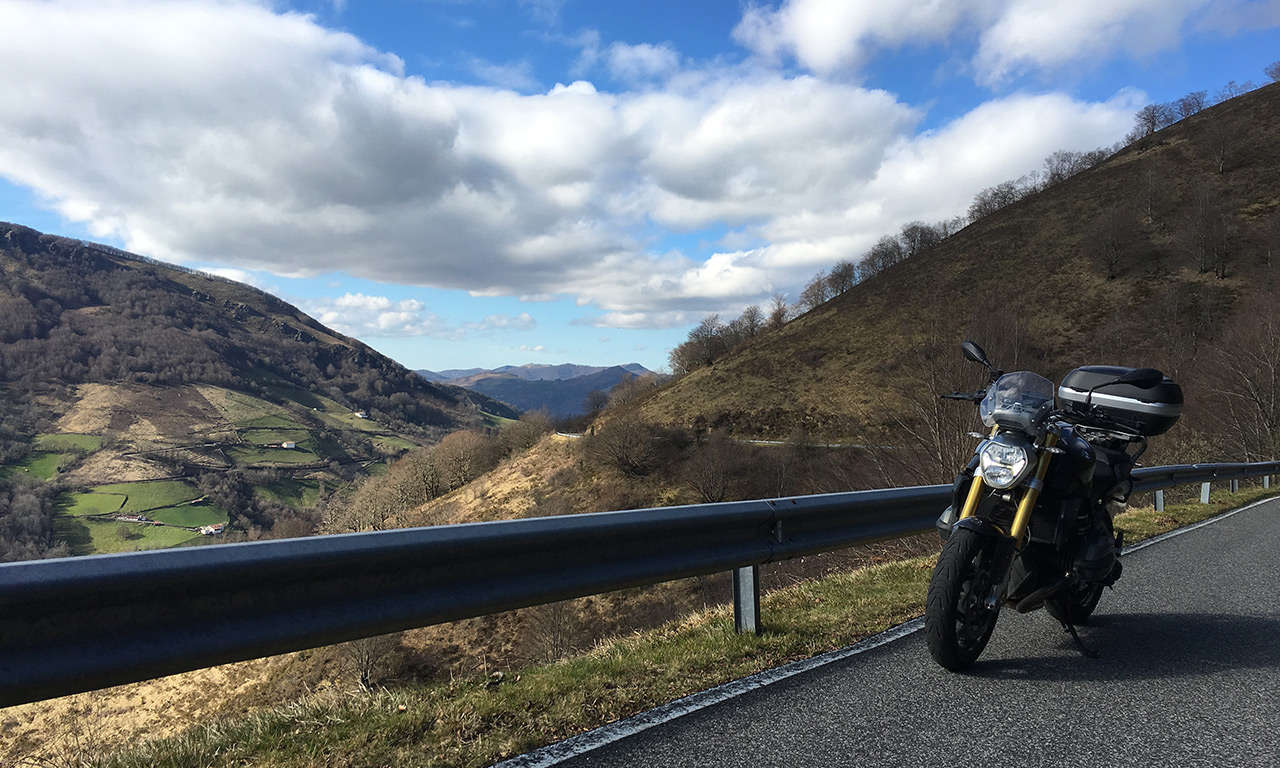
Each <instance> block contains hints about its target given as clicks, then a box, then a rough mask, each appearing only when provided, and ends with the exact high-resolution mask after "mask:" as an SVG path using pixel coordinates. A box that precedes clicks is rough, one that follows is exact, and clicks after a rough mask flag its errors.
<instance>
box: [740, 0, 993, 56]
mask: <svg viewBox="0 0 1280 768" xmlns="http://www.w3.org/2000/svg"><path fill="white" fill-rule="evenodd" d="M987 4H988V3H982V2H977V3H974V2H968V3H966V2H961V1H960V0H907V1H904V2H886V1H885V0H843V1H841V2H830V0H787V2H785V3H783V5H782V7H781V8H779V9H777V10H772V9H769V8H766V7H762V6H756V5H752V6H748V7H747V9H746V11H745V12H744V13H743V17H742V21H741V22H740V23H739V24H738V26H737V27H736V28H735V29H734V31H733V34H734V37H735V38H736V39H737V40H738V41H739V42H741V43H742V44H743V45H746V46H747V47H748V48H750V49H752V50H754V51H756V52H757V53H760V54H762V55H764V56H766V57H769V58H774V59H776V58H780V57H782V56H783V55H786V54H790V55H793V56H795V58H796V60H797V61H799V62H800V63H801V64H803V65H804V66H805V67H807V68H808V69H810V70H812V71H814V72H833V71H836V70H840V69H852V68H856V67H858V66H860V65H862V64H863V63H865V61H866V60H867V59H868V58H869V57H870V55H871V54H872V53H873V52H874V51H875V49H877V48H882V47H896V46H898V45H901V44H903V43H906V42H909V41H910V42H916V41H938V40H941V39H943V38H945V37H946V35H947V34H948V33H949V32H950V31H951V30H952V28H953V27H954V26H955V25H956V24H957V22H958V21H959V20H960V18H961V17H962V15H963V14H964V13H966V12H970V11H971V9H970V8H967V7H966V6H974V5H977V6H982V5H987Z"/></svg>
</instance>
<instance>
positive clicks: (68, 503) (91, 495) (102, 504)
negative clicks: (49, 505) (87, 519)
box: [58, 491, 128, 517]
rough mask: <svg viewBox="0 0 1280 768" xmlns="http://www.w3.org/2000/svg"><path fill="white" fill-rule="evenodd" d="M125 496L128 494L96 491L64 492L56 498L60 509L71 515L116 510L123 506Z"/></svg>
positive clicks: (104, 512)
mask: <svg viewBox="0 0 1280 768" xmlns="http://www.w3.org/2000/svg"><path fill="white" fill-rule="evenodd" d="M126 498H128V496H127V495H126V494H123V493H98V492H97V491H89V492H87V493H64V494H62V496H61V498H60V499H59V500H58V502H59V504H58V506H59V508H60V511H62V512H65V513H66V514H68V515H71V516H72V517H84V516H86V515H105V514H107V513H108V512H116V511H118V510H119V509H120V508H121V507H122V506H124V502H125V499H126Z"/></svg>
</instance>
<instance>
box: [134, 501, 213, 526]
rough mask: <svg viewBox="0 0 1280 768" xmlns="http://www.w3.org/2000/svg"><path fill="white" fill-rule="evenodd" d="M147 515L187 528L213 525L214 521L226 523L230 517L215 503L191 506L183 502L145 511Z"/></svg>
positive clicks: (153, 518)
mask: <svg viewBox="0 0 1280 768" xmlns="http://www.w3.org/2000/svg"><path fill="white" fill-rule="evenodd" d="M147 517H149V518H151V519H152V520H159V521H160V522H162V523H169V524H170V525H185V526H187V527H189V528H197V527H199V526H202V525H214V524H215V523H228V522H230V521H231V519H230V518H229V517H228V516H227V513H226V512H224V511H223V510H222V508H221V507H219V506H217V505H215V504H208V503H205V504H200V505H198V506H192V505H190V504H184V505H182V506H178V507H165V508H164V509H157V510H154V511H152V512H148V513H147Z"/></svg>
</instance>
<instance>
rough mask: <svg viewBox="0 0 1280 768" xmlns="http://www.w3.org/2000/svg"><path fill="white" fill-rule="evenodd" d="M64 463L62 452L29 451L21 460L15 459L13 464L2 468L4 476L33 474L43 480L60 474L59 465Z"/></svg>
mask: <svg viewBox="0 0 1280 768" xmlns="http://www.w3.org/2000/svg"><path fill="white" fill-rule="evenodd" d="M60 463H62V454H60V453H46V452H44V451H32V452H31V453H28V454H27V455H26V456H25V457H23V459H22V460H21V461H15V462H14V463H12V464H9V465H8V466H6V467H4V468H3V469H0V472H2V473H3V474H4V476H6V477H8V476H12V475H31V476H32V477H38V478H40V479H41V480H50V479H52V478H53V476H54V475H56V474H58V465H59V464H60Z"/></svg>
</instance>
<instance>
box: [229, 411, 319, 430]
mask: <svg viewBox="0 0 1280 768" xmlns="http://www.w3.org/2000/svg"><path fill="white" fill-rule="evenodd" d="M239 426H240V428H241V429H304V427H303V425H302V424H299V423H298V422H297V421H296V420H294V419H293V418H291V417H289V416H285V415H282V414H278V413H277V414H271V415H269V416H263V417H261V418H257V419H253V420H252V421H246V422H242V423H241V424H240V425H239Z"/></svg>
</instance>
